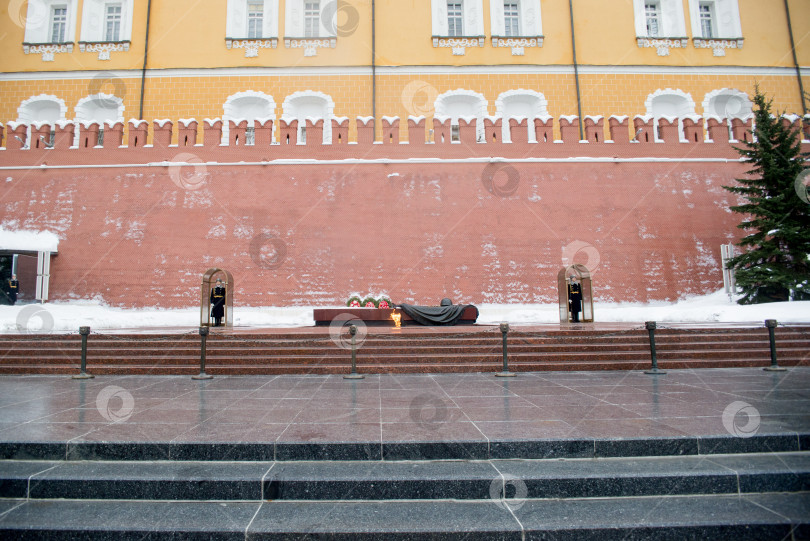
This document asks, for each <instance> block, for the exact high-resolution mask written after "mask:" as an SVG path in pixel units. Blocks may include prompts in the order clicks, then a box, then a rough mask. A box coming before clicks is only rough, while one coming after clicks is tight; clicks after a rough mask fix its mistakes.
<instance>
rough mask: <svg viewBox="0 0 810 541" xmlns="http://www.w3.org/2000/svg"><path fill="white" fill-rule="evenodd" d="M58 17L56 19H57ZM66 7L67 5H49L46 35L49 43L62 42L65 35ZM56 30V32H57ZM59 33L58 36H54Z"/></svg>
mask: <svg viewBox="0 0 810 541" xmlns="http://www.w3.org/2000/svg"><path fill="white" fill-rule="evenodd" d="M57 17H58V19H57ZM67 25H68V7H67V5H53V6H51V16H50V22H49V23H48V36H49V38H50V39H49V40H48V41H50V42H51V43H64V42H65V36H66V35H67ZM57 30H58V32H57ZM57 33H58V34H59V36H58V38H57V37H55V36H56V34H57Z"/></svg>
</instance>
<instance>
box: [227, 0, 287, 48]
mask: <svg viewBox="0 0 810 541" xmlns="http://www.w3.org/2000/svg"><path fill="white" fill-rule="evenodd" d="M248 4H263V11H262V37H261V38H250V37H249V35H248ZM278 14H279V11H278V0H228V5H227V14H226V17H225V39H229V40H235V39H236V40H241V39H278V18H279V16H278Z"/></svg>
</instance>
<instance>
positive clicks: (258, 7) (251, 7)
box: [246, 0, 264, 39]
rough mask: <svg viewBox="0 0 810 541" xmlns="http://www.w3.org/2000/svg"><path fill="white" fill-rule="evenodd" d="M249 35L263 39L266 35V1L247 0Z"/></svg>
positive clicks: (252, 37)
mask: <svg viewBox="0 0 810 541" xmlns="http://www.w3.org/2000/svg"><path fill="white" fill-rule="evenodd" d="M246 11H247V21H246V24H247V37H248V39H261V38H263V37H264V32H263V30H264V28H263V26H264V2H253V1H251V0H248V2H247V9H246Z"/></svg>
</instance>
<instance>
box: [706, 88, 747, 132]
mask: <svg viewBox="0 0 810 541" xmlns="http://www.w3.org/2000/svg"><path fill="white" fill-rule="evenodd" d="M753 115H754V112H753V104H752V103H751V100H750V99H748V94H746V93H745V92H741V91H739V90H737V89H736V88H721V89H719V90H712V91H711V92H709V93H708V94H706V97H705V98H704V100H703V117H704V118H705V119H709V118H717V119H720V120H723V119H725V120H727V121H728V122H727V124H728V136H729V139H731V140H734V131H733V130H732V126H731V120H732V119H734V118H739V119H742V120H748V119H749V118H750V117H752V116H753ZM706 137H707V138H708V133H707V134H706Z"/></svg>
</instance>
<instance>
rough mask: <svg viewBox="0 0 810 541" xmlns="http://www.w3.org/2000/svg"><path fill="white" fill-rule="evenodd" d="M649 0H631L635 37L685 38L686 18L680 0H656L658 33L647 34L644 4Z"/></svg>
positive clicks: (649, 0)
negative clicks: (654, 34) (658, 12)
mask: <svg viewBox="0 0 810 541" xmlns="http://www.w3.org/2000/svg"><path fill="white" fill-rule="evenodd" d="M650 2H651V0H633V10H634V15H635V27H636V37H637V38H653V39H656V38H657V39H662V38H685V37H686V19H685V18H684V12H683V3H682V1H681V0H656V2H657V3H658V6H659V9H660V15H659V24H658V35H657V36H650V35H648V34H647V9H646V4H648V3H650ZM693 24H694V20H693Z"/></svg>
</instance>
